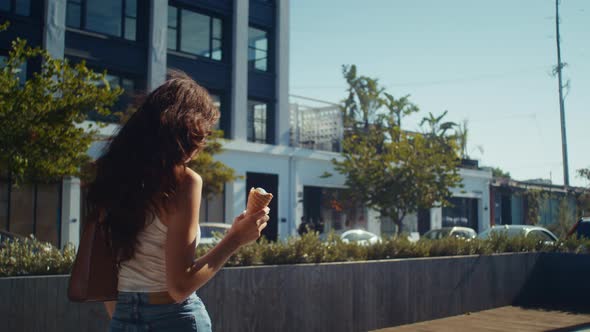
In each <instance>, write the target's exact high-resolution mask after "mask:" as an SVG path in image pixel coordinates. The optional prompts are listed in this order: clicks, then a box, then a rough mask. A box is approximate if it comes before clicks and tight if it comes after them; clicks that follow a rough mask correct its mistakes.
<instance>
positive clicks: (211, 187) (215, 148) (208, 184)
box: [188, 130, 240, 198]
mask: <svg viewBox="0 0 590 332" xmlns="http://www.w3.org/2000/svg"><path fill="white" fill-rule="evenodd" d="M222 137H223V131H221V130H216V131H214V132H213V134H212V135H211V136H210V137H209V138H208V139H207V145H206V146H205V149H204V150H203V151H201V152H200V153H198V154H197V155H196V156H195V158H194V159H193V160H192V161H191V162H190V163H189V164H188V166H189V167H190V168H191V169H193V170H194V171H195V172H197V173H199V175H201V177H202V178H203V196H204V197H208V198H212V197H213V196H215V195H219V194H221V193H223V188H224V185H225V183H226V182H231V181H235V180H236V179H238V178H240V177H239V176H236V174H235V171H234V169H233V168H231V167H229V166H227V165H225V164H224V163H222V162H220V161H218V160H215V159H214V155H216V154H219V153H220V152H221V151H222V144H221V142H220V141H219V140H220V139H221V138H222Z"/></svg>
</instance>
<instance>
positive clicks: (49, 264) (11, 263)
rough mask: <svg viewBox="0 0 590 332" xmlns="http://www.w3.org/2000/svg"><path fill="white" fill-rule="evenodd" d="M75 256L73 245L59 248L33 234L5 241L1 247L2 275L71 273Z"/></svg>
mask: <svg viewBox="0 0 590 332" xmlns="http://www.w3.org/2000/svg"><path fill="white" fill-rule="evenodd" d="M75 257H76V251H75V249H74V247H73V246H71V245H68V246H66V247H65V248H64V249H63V250H59V249H57V248H56V247H54V246H53V245H51V244H49V243H45V242H41V241H38V240H37V239H35V238H34V237H33V236H31V237H29V238H24V239H19V240H15V241H10V242H5V243H4V247H3V248H2V249H0V277H7V276H20V275H41V274H65V273H69V272H70V270H71V267H72V264H73V263H74V258H75Z"/></svg>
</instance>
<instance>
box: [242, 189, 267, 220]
mask: <svg viewBox="0 0 590 332" xmlns="http://www.w3.org/2000/svg"><path fill="white" fill-rule="evenodd" d="M257 189H262V188H257ZM257 189H255V188H252V189H250V192H249V193H248V203H247V205H246V214H251V213H255V212H258V211H260V210H262V209H264V208H265V207H267V206H268V203H270V201H271V200H272V197H273V196H272V194H271V193H265V194H263V193H261V192H260V191H258V190H257ZM262 190H263V191H264V189H262Z"/></svg>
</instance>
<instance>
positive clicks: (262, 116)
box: [248, 100, 268, 143]
mask: <svg viewBox="0 0 590 332" xmlns="http://www.w3.org/2000/svg"><path fill="white" fill-rule="evenodd" d="M266 109H267V104H266V103H263V102H258V101H253V100H249V101H248V141H249V142H255V143H268V140H267V138H266V128H267V112H266Z"/></svg>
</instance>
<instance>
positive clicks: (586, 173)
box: [578, 168, 590, 181]
mask: <svg viewBox="0 0 590 332" xmlns="http://www.w3.org/2000/svg"><path fill="white" fill-rule="evenodd" d="M578 176H579V177H581V178H582V179H584V180H586V181H590V168H582V169H579V170H578Z"/></svg>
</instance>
